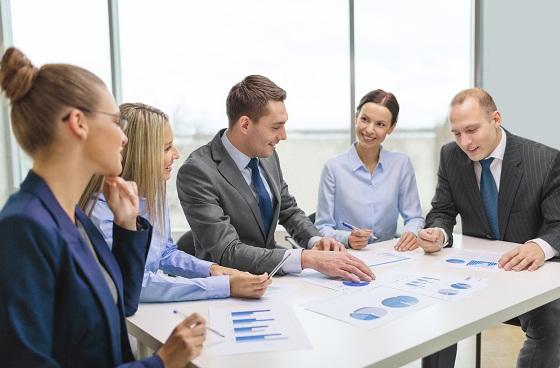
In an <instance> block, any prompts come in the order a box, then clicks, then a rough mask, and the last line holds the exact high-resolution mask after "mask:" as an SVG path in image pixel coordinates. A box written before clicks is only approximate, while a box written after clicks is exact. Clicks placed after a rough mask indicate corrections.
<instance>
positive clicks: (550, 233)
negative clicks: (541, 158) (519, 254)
mask: <svg viewBox="0 0 560 368" xmlns="http://www.w3.org/2000/svg"><path fill="white" fill-rule="evenodd" d="M540 207H541V213H542V216H543V225H542V227H541V229H540V230H539V238H541V239H543V240H544V241H546V242H547V243H548V244H550V246H552V247H553V248H554V249H556V250H557V251H560V153H557V154H556V158H555V159H554V160H553V162H552V166H551V168H550V170H549V173H548V176H547V178H546V180H545V184H544V186H543V191H542V200H541V203H540Z"/></svg>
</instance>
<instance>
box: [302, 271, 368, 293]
mask: <svg viewBox="0 0 560 368" xmlns="http://www.w3.org/2000/svg"><path fill="white" fill-rule="evenodd" d="M298 276H299V277H300V278H301V279H302V280H304V281H305V282H308V283H310V284H314V285H317V286H322V287H325V288H328V289H331V290H336V291H341V292H350V291H357V290H358V289H368V288H372V287H374V286H375V285H374V283H375V281H374V282H372V283H369V282H367V281H362V282H352V281H345V280H341V279H336V278H332V277H329V276H326V275H323V274H322V273H320V272H317V271H315V270H312V269H305V270H303V271H302V272H301V273H300V274H299V275H298Z"/></svg>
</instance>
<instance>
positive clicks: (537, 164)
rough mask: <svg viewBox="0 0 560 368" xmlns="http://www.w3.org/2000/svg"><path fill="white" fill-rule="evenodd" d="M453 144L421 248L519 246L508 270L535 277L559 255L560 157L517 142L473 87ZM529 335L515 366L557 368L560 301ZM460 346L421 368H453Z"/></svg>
mask: <svg viewBox="0 0 560 368" xmlns="http://www.w3.org/2000/svg"><path fill="white" fill-rule="evenodd" d="M449 121H450V123H451V132H452V133H453V134H454V135H455V143H449V144H446V145H445V146H443V147H442V149H441V155H440V163H439V170H438V183H437V188H436V193H435V195H434V198H433V200H432V209H431V211H430V212H429V213H428V216H427V218H426V229H424V230H422V231H420V232H419V237H418V245H419V246H420V247H422V248H423V249H424V250H425V251H426V252H428V253H430V252H437V251H439V250H440V249H441V248H442V247H443V246H451V245H452V243H453V236H452V230H453V227H454V226H455V223H456V217H457V215H458V214H459V215H461V220H462V226H463V234H465V235H470V236H476V237H481V238H487V239H498V240H504V241H510V242H514V243H521V245H519V246H517V247H515V248H514V249H512V250H511V251H509V252H507V253H505V254H504V255H503V256H502V257H501V259H500V261H499V265H500V267H502V268H503V269H504V270H507V271H510V270H513V271H524V270H528V271H534V270H537V269H538V268H539V267H540V266H542V265H543V264H544V262H545V261H546V260H549V259H552V258H554V257H557V256H558V254H559V250H560V153H559V152H558V151H557V150H555V149H553V148H550V147H547V146H545V145H543V144H540V143H536V142H533V141H530V140H527V139H524V138H521V137H518V136H515V135H513V134H511V133H509V132H508V131H506V130H505V129H503V128H502V127H501V126H500V125H501V116H500V113H499V112H498V110H497V108H496V105H495V103H494V101H493V99H492V97H491V96H490V95H489V94H488V93H487V92H486V91H484V90H482V89H478V88H472V89H467V90H464V91H462V92H460V93H458V94H457V95H456V96H455V97H454V98H453V100H452V101H451V104H450V110H449ZM517 318H518V321H519V323H520V325H521V328H522V329H523V331H524V332H525V333H526V336H527V338H526V340H525V343H524V345H523V347H522V349H521V351H520V353H519V356H518V359H517V366H518V367H523V368H525V367H535V368H537V367H538V368H547V367H550V368H558V367H559V366H560V320H559V319H560V300H555V301H553V302H550V303H548V304H545V305H543V306H541V307H539V308H536V309H534V310H532V311H530V312H527V313H525V314H523V315H521V316H519V317H517ZM455 353H456V345H453V346H451V347H449V348H447V349H444V350H442V351H440V352H439V353H435V354H433V355H431V356H429V357H426V358H424V359H423V362H422V363H423V367H441V368H443V367H446V368H447V367H453V364H454V362H455Z"/></svg>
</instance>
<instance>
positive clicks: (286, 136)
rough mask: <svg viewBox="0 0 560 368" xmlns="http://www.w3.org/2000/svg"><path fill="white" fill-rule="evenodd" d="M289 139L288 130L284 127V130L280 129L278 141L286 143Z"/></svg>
mask: <svg viewBox="0 0 560 368" xmlns="http://www.w3.org/2000/svg"><path fill="white" fill-rule="evenodd" d="M287 138H288V135H287V134H286V128H284V127H282V129H280V136H279V137H278V139H279V140H281V141H285V140H286V139H287Z"/></svg>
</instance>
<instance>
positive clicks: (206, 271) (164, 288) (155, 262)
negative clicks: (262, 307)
mask: <svg viewBox="0 0 560 368" xmlns="http://www.w3.org/2000/svg"><path fill="white" fill-rule="evenodd" d="M145 208H146V201H145V199H143V198H141V199H140V211H139V213H140V215H141V216H142V217H144V218H146V219H148V221H150V219H149V217H148V216H147V213H146V210H145ZM165 211H166V213H165V229H164V231H163V233H162V232H160V231H159V230H160V229H155V228H154V231H153V234H152V241H151V243H150V250H149V252H148V257H147V259H146V265H145V267H144V279H143V281H142V292H141V293H140V301H141V302H170V301H182V300H200V299H214V298H227V297H229V296H230V289H229V276H210V266H211V265H212V263H211V262H207V261H204V260H201V259H198V258H196V257H194V256H191V255H190V254H188V253H185V252H183V251H181V250H179V249H177V245H176V244H175V243H174V242H173V239H172V238H171V225H170V222H169V206H168V204H166V208H165ZM91 218H92V220H93V222H94V223H95V225H97V227H98V228H99V229H100V230H101V232H102V234H103V237H104V238H105V240H106V241H107V244H109V246H112V244H113V212H112V211H111V210H110V209H109V205H108V204H107V201H106V200H105V197H104V196H103V194H101V195H100V196H99V199H98V200H97V203H96V204H95V207H94V209H93V212H92V216H91ZM168 274H171V275H176V276H177V277H172V276H169V275H168Z"/></svg>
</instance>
